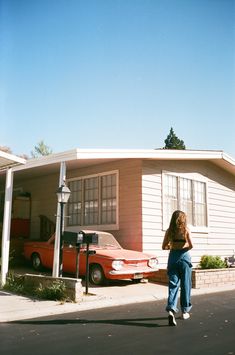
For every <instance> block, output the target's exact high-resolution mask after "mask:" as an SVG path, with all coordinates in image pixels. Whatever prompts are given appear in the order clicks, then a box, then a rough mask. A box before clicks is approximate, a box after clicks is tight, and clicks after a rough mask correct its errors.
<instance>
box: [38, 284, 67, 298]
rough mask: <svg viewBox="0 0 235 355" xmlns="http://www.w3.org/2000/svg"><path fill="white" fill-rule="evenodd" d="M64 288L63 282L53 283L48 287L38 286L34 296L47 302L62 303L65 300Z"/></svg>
mask: <svg viewBox="0 0 235 355" xmlns="http://www.w3.org/2000/svg"><path fill="white" fill-rule="evenodd" d="M65 290H66V286H65V283H64V282H63V281H60V280H58V281H53V282H52V283H51V285H49V286H44V287H43V286H42V284H40V285H39V286H38V287H37V288H36V289H35V294H36V295H37V296H38V297H40V298H44V299H47V300H54V301H64V300H66V294H65Z"/></svg>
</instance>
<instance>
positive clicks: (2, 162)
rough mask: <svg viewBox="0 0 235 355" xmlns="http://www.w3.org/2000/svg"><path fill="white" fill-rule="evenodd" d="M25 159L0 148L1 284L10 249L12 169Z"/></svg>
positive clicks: (3, 280) (24, 161)
mask: <svg viewBox="0 0 235 355" xmlns="http://www.w3.org/2000/svg"><path fill="white" fill-rule="evenodd" d="M25 163H26V160H25V159H23V158H20V157H18V156H15V155H12V154H9V153H6V152H3V151H1V150H0V173H1V174H5V175H6V180H5V201H4V216H3V228H2V265H1V280H0V283H1V286H3V285H4V284H5V282H6V275H7V272H8V264H9V249H10V226H11V208H12V191H13V171H12V168H13V167H14V166H16V165H22V164H25Z"/></svg>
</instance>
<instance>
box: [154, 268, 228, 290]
mask: <svg viewBox="0 0 235 355" xmlns="http://www.w3.org/2000/svg"><path fill="white" fill-rule="evenodd" d="M152 281H154V282H158V283H161V284H168V276H167V270H166V269H160V270H159V271H158V272H157V273H156V276H155V277H154V278H153V279H152ZM228 285H235V268H228V269H208V270H200V269H193V272H192V287H193V288H206V287H216V286H228Z"/></svg>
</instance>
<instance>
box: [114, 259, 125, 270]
mask: <svg viewBox="0 0 235 355" xmlns="http://www.w3.org/2000/svg"><path fill="white" fill-rule="evenodd" d="M123 265H124V262H123V261H122V260H114V261H113V262H112V268H113V269H114V270H116V271H118V270H121V269H122V267H123Z"/></svg>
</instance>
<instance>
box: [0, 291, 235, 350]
mask: <svg viewBox="0 0 235 355" xmlns="http://www.w3.org/2000/svg"><path fill="white" fill-rule="evenodd" d="M164 308H165V301H156V302H148V303H141V304H132V305H126V306H120V307H113V308H103V309H98V310H92V311H82V312H77V313H70V314H65V315H60V316H53V317H44V318H38V319H31V320H24V321H17V322H14V323H1V324H0V354H1V355H19V354H21V355H28V354H30V355H38V354H40V355H42V354H43V355H55V354H56V355H76V354H82V355H87V354H89V355H93V354H94V355H132V354H133V355H155V354H159V355H160V354H161V355H164V354H181V355H182V354H190V355H199V354H203V355H204V354H206V355H209V354H211V355H234V354H235V293H234V291H229V292H223V293H217V294H208V295H203V296H194V297H193V309H192V317H191V318H190V319H189V320H186V321H184V320H181V319H177V327H169V326H168V321H167V313H166V312H165V311H164Z"/></svg>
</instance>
